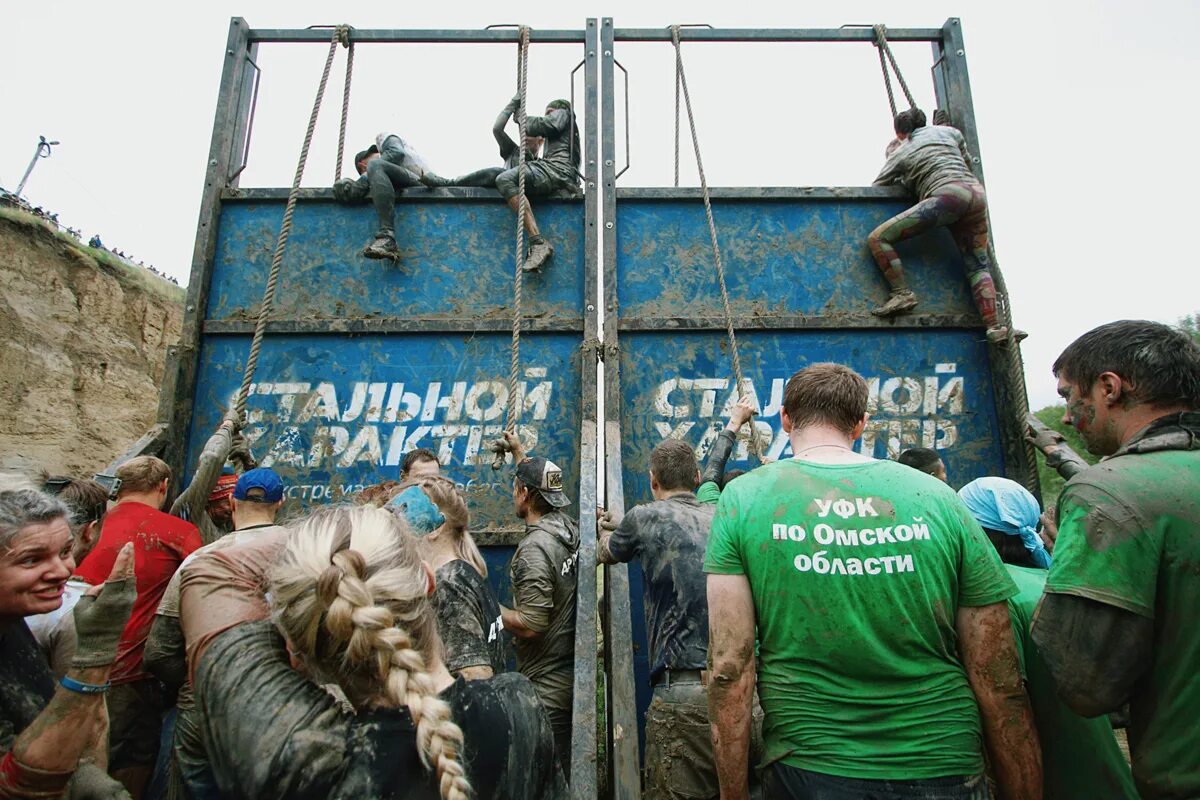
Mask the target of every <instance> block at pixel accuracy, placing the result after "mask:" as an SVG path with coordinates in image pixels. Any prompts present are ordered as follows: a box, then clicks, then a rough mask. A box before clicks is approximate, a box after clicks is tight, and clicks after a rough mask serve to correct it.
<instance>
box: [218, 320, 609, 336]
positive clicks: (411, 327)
mask: <svg viewBox="0 0 1200 800" xmlns="http://www.w3.org/2000/svg"><path fill="white" fill-rule="evenodd" d="M586 327H587V326H586V322H585V318H583V317H527V318H526V319H525V321H524V322H523V323H522V326H521V330H523V331H526V332H534V333H542V332H564V333H578V332H583V331H584V330H585V329H586ZM511 330H512V322H511V321H509V320H503V319H471V318H467V319H463V318H448V317H330V318H328V319H311V318H304V319H301V318H296V319H273V320H271V321H270V322H269V323H267V333H268V334H275V335H280V334H310V333H315V334H335V335H345V334H369V333H506V332H508V331H511ZM253 332H254V321H253V320H245V319H210V320H205V322H204V333H205V334H232V335H249V334H251V333H253Z"/></svg>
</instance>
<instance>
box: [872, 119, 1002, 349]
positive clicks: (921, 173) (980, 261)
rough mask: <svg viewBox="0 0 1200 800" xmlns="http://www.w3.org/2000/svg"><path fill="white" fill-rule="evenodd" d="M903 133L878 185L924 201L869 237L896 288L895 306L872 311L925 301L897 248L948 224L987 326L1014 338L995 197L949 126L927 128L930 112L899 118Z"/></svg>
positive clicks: (891, 312) (993, 334)
mask: <svg viewBox="0 0 1200 800" xmlns="http://www.w3.org/2000/svg"><path fill="white" fill-rule="evenodd" d="M895 130H896V138H897V139H898V140H900V141H901V145H900V146H899V147H896V148H895V149H894V150H893V151H892V152H891V155H890V156H889V157H888V160H887V162H886V163H885V164H884V165H883V171H882V172H880V173H879V177H877V178H876V179H875V185H876V186H889V185H892V184H901V185H903V186H906V187H908V188H909V189H910V190H911V191H912V192H913V193H914V194H916V195H917V199H918V202H917V204H916V205H914V206H913V207H912V208H910V209H908V210H907V211H904V212H903V213H901V214H897V215H896V216H894V217H892V218H891V219H889V220H888V221H887V222H885V223H883V224H882V225H880V226H879V227H878V228H876V229H875V230H873V231H871V235H870V236H868V237H867V244H868V245H869V246H870V248H871V255H872V256H873V257H874V258H875V262H876V263H877V264H878V265H879V269H880V271H882V272H883V277H884V278H885V279H886V280H887V282H888V286H889V287H890V288H891V296H890V297H889V298H888V301H887V302H886V303H884V304H883V305H882V306H881V307H879V308H877V309H875V310H874V311H872V312H871V313H873V314H875V315H876V316H879V317H892V316H896V315H898V314H907V313H908V312H910V311H912V310H913V309H914V308H916V305H917V296H916V295H915V294H914V293H913V291H912V289H909V288H908V285H907V284H906V283H905V280H904V269H903V266H902V265H901V263H900V256H898V255H897V254H896V250H895V248H894V246H893V245H895V243H896V242H899V241H903V240H905V239H911V238H912V237H914V236H916V235H918V234H921V233H925V232H926V231H928V230H931V229H933V228H936V227H939V226H945V227H947V228H949V229H950V233H951V234H952V235H953V236H954V242H955V244H957V245H958V249H959V250H960V251H961V252H962V254H963V257H964V258H965V259H966V261H967V279H968V280H969V281H970V283H971V294H972V295H973V296H974V298H975V306H976V308H978V309H979V313H980V315H981V316H982V317H983V321H984V323H985V324H986V325H987V338H988V341H989V342H993V343H1002V342H1004V341H1007V339H1008V337H1009V330H1008V328H1007V327H1006V326H1005V325H1004V324H1003V323H1002V322H1001V320H1000V318H999V316H998V315H997V313H996V287H995V285H994V284H993V283H992V274H991V266H992V264H991V256H990V254H989V243H988V218H987V197H986V195H985V194H984V191H983V184H981V183H980V182H979V179H978V178H976V177H975V174H974V173H973V172H971V167H970V163H971V156H970V153H969V152H968V151H967V144H966V140H965V139H964V138H963V135H962V133H960V132H959V131H958V130H957V129H955V128H952V127H950V126H948V125H926V124H925V113H924V112H923V111H921V110H920V109H917V108H910V109H909V110H907V111H902V112H900V113H899V114H897V115H896V118H895ZM1012 335H1013V337H1014V338H1015V339H1016V340H1017V341H1020V340H1021V339H1023V338H1025V333H1024V332H1023V331H1017V330H1014V331H1012Z"/></svg>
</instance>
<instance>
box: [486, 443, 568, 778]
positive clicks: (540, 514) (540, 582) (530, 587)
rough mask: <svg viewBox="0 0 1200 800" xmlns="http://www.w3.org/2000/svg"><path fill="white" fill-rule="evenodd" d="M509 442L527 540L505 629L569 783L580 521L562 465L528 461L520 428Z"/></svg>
mask: <svg viewBox="0 0 1200 800" xmlns="http://www.w3.org/2000/svg"><path fill="white" fill-rule="evenodd" d="M504 446H505V448H506V449H507V450H508V452H510V453H512V456H513V462H514V463H515V464H516V465H517V472H516V476H515V478H514V479H513V506H514V508H515V509H516V512H517V516H518V517H520V518H521V519H522V520H524V521H525V538H523V539H522V540H521V542H520V544H518V545H517V552H516V553H514V554H513V558H512V562H511V563H510V564H509V567H508V571H509V577H510V578H511V579H512V590H513V607H512V608H504V607H503V606H502V607H501V609H500V614H501V617H502V619H503V620H504V629H505V630H507V631H510V632H511V633H512V635H513V637H514V638H515V642H516V649H517V670H518V671H520V672H521V673H522V674H523V675H525V676H526V677H527V678H529V680H531V681H533V687H534V689H536V690H537V694H538V698H539V699H540V700H541V701H542V706H543V707H544V708H545V709H546V715H547V716H548V717H549V718H550V727H551V728H552V729H553V731H554V747H555V750H556V751H557V752H558V758H559V761H561V762H562V766H563V773H564V774H566V776H567V778H568V780H569V779H570V776H571V703H572V698H573V697H574V689H575V586H576V582H577V578H578V571H577V566H578V565H577V561H578V559H579V525H578V524H577V523H576V521H575V520H574V519H572V518H571V517H569V516H568V515H567V514H566V513H565V512H564V511H563V509H565V508H566V507H567V506H569V505H571V501H570V500H569V499H568V498H567V495H566V493H565V492H563V488H562V483H563V481H562V470H561V469H559V467H558V465H557V464H555V463H554V462H553V461H549V460H547V459H544V458H539V457H537V456H533V457H528V458H527V457H526V455H525V449H524V446H523V445H522V444H521V440H520V439H519V438H518V437H517V435H516V434H515V433H512V432H509V431H506V432H505V433H504Z"/></svg>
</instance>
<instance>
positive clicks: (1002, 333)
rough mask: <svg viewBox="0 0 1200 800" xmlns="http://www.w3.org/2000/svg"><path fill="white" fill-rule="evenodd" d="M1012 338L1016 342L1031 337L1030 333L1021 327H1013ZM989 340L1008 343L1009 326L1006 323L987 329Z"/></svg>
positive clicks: (996, 342)
mask: <svg viewBox="0 0 1200 800" xmlns="http://www.w3.org/2000/svg"><path fill="white" fill-rule="evenodd" d="M1012 338H1013V341H1015V342H1018V343H1019V342H1023V341H1025V340H1026V339H1028V338H1029V334H1028V333H1026V332H1025V331H1023V330H1021V329H1020V328H1013V332H1012ZM987 340H988V341H989V342H991V343H992V344H1007V343H1008V328H1007V327H1005V326H1004V325H996V326H993V327H991V328H988V329H987Z"/></svg>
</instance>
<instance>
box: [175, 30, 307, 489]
mask: <svg viewBox="0 0 1200 800" xmlns="http://www.w3.org/2000/svg"><path fill="white" fill-rule="evenodd" d="M249 31H250V26H249V25H247V24H246V21H245V20H244V19H242V18H241V17H234V18H233V19H232V20H230V22H229V38H228V40H227V41H226V43H225V66H224V68H223V69H222V72H221V83H220V87H219V88H218V90H217V110H216V114H215V116H214V118H213V131H212V140H211V142H210V144H209V148H208V164H207V167H206V170H205V173H204V193H203V195H202V196H201V198H200V220H199V223H198V224H197V226H196V244H195V246H194V248H193V250H192V272H191V277H190V278H189V279H188V290H187V298H186V300H185V304H184V316H183V330H182V332H181V333H180V336H179V350H178V357H177V359H176V372H175V377H174V381H173V386H174V391H173V397H174V400H175V402H174V408H172V409H170V418H169V420H167V422H168V424H169V427H170V435H169V443H168V447H167V451H166V454H167V458H166V461H167V463H168V464H170V466H171V472H172V474H173V475H175V477H176V481H174V483H175V485H178V484H179V483H180V481H179V480H178V478H179V477H180V476H182V475H183V472H184V463H183V459H184V448H185V440H186V437H187V431H188V429H189V427H190V426H191V422H192V400H193V397H194V395H195V388H196V369H197V366H198V364H197V360H198V358H199V354H200V337H201V334H202V332H203V329H204V316H205V312H206V311H207V308H208V294H209V284H210V283H211V282H212V280H211V279H212V267H213V254H214V253H215V252H216V247H217V221H218V220H219V219H220V215H221V191H222V190H223V189H225V187H226V184H227V179H228V175H229V174H230V172H231V171H232V170H231V169H230V165H231V164H232V163H233V160H234V159H235V158H237V159H240V157H241V152H242V150H241V145H242V143H243V142H244V138H241V137H244V136H245V132H246V127H247V125H246V122H247V120H246V114H247V113H248V111H249V104H248V103H245V102H244V101H242V97H243V95H244V93H243V92H241V91H239V90H240V88H241V87H242V86H243V82H244V75H245V72H246V71H247V70H248V69H250V67H249V61H248V56H249V54H250V46H251V45H250V40H249ZM326 38H328V36H326ZM235 154H236V155H235Z"/></svg>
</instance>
